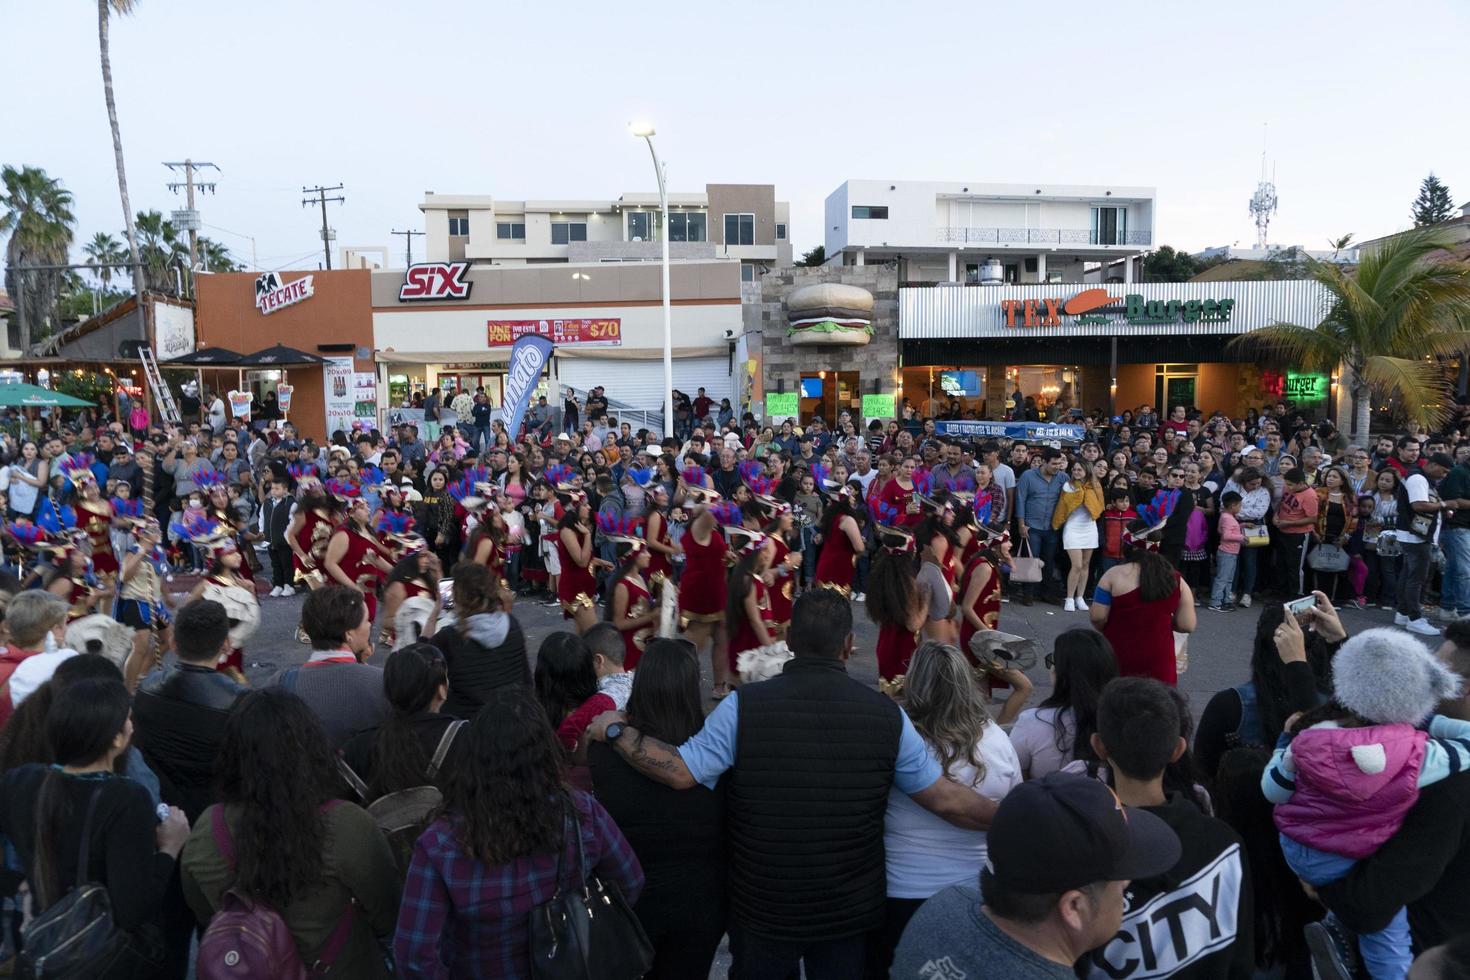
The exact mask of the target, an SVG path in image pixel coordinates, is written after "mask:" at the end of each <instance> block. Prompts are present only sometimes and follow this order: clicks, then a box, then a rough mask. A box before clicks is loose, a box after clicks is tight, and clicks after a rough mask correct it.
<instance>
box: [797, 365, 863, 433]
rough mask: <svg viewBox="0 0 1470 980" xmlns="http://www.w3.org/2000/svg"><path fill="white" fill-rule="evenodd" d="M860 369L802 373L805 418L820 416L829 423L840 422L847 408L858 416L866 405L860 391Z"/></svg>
mask: <svg viewBox="0 0 1470 980" xmlns="http://www.w3.org/2000/svg"><path fill="white" fill-rule="evenodd" d="M859 378H860V375H859V373H858V372H857V371H818V372H817V373H816V374H803V375H802V376H801V400H800V403H799V405H800V415H801V418H802V419H803V420H806V419H810V418H812V417H814V416H820V417H821V419H822V420H823V421H824V422H826V423H827V424H828V425H829V426H833V425H836V423H837V416H838V415H839V414H841V412H842V410H843V409H847V410H848V411H850V412H852V413H853V415H854V416H857V415H858V414H859V413H860V411H861V409H862V398H861V396H860V395H859V394H858V381H859Z"/></svg>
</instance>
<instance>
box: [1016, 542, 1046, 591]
mask: <svg viewBox="0 0 1470 980" xmlns="http://www.w3.org/2000/svg"><path fill="white" fill-rule="evenodd" d="M1022 552H1025V553H1026V554H1025V556H1024V557H1023V556H1022V554H1021V553H1022ZM1041 578H1042V565H1041V559H1040V558H1037V557H1036V556H1034V555H1032V554H1031V542H1030V541H1029V540H1022V541H1021V548H1020V550H1019V551H1017V553H1016V554H1015V555H1014V556H1013V557H1012V558H1011V581H1012V582H1040V581H1041Z"/></svg>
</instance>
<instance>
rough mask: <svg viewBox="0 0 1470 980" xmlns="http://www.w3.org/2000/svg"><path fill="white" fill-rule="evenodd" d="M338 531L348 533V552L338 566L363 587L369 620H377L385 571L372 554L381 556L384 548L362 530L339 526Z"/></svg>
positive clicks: (338, 532) (363, 596)
mask: <svg viewBox="0 0 1470 980" xmlns="http://www.w3.org/2000/svg"><path fill="white" fill-rule="evenodd" d="M336 533H337V534H345V535H347V554H345V555H343V556H342V560H341V561H340V562H338V563H337V566H338V567H339V568H341V569H342V574H343V575H346V576H347V577H348V578H349V579H351V580H352V581H353V582H354V583H356V584H357V585H358V586H359V587H361V589H362V598H363V601H364V602H366V603H367V608H368V621H369V622H372V621H375V620H376V619H377V618H378V579H380V578H382V577H383V573H382V571H381V570H380V569H379V568H378V566H377V565H376V564H374V563H373V561H372V556H373V555H379V556H381V555H382V554H383V549H382V548H381V547H380V546H379V544H378V542H376V541H374V540H373V539H372V538H370V537H368V536H367V535H365V534H363V533H362V532H360V531H355V530H353V529H351V528H348V527H339V528H337V531H336Z"/></svg>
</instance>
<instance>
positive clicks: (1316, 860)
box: [1281, 834, 1414, 980]
mask: <svg viewBox="0 0 1470 980" xmlns="http://www.w3.org/2000/svg"><path fill="white" fill-rule="evenodd" d="M1281 853H1282V854H1283V855H1285V857H1286V863H1287V864H1288V865H1290V867H1291V870H1292V871H1294V872H1296V876H1297V877H1298V878H1300V879H1302V880H1303V881H1305V882H1306V883H1307V884H1309V885H1325V884H1327V883H1328V882H1329V881H1337V880H1338V879H1339V878H1341V877H1343V876H1344V875H1346V874H1347V873H1348V872H1349V871H1351V870H1352V868H1353V865H1355V864H1357V863H1358V862H1357V859H1355V858H1349V857H1343V856H1342V855H1340V854H1330V853H1328V852H1327V851H1319V850H1317V849H1316V848H1315V847H1308V846H1307V845H1306V844H1299V843H1297V842H1296V841H1294V840H1292V839H1291V838H1290V837H1287V836H1286V835H1285V834H1282V835H1281ZM1358 952H1359V954H1360V955H1361V956H1362V957H1363V963H1364V964H1365V965H1366V966H1367V967H1368V972H1369V973H1371V974H1372V975H1373V980H1389V978H1400V977H1403V976H1405V975H1407V974H1408V972H1409V964H1410V963H1412V962H1413V960H1414V956H1413V954H1412V953H1411V952H1410V951H1409V914H1408V912H1407V911H1405V910H1404V909H1402V908H1401V909H1399V910H1398V912H1396V913H1394V917H1393V920H1392V921H1391V922H1389V924H1388V926H1387V927H1385V928H1384V929H1382V930H1380V931H1378V932H1365V933H1362V934H1360V935H1359V936H1358Z"/></svg>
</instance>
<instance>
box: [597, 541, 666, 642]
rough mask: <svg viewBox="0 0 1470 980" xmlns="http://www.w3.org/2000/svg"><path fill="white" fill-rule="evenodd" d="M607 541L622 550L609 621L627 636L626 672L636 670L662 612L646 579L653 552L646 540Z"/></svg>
mask: <svg viewBox="0 0 1470 980" xmlns="http://www.w3.org/2000/svg"><path fill="white" fill-rule="evenodd" d="M600 526H601V522H599V527H600ZM629 530H631V529H629ZM603 540H606V541H614V542H616V544H617V549H618V570H617V572H616V573H615V575H614V576H613V580H612V586H611V588H609V589H608V599H607V619H608V622H610V623H612V624H613V625H614V626H616V627H617V628H618V632H619V633H621V634H623V669H624V670H635V669H637V667H638V661H639V660H640V659H641V658H642V657H643V650H644V648H645V647H646V646H647V645H648V643H649V642H650V641H651V640H653V638H654V635H653V634H654V627H655V626H656V625H657V624H658V609H657V608H656V607H655V606H654V604H653V594H652V592H651V591H650V590H649V587H648V582H647V581H646V580H645V579H644V577H643V576H644V575H645V574H647V572H648V568H649V565H650V559H651V558H652V553H651V552H650V551H649V549H648V547H647V546H646V545H645V544H644V542H643V539H641V538H638V537H633V536H632V535H621V534H616V533H608V534H604V536H603Z"/></svg>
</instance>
